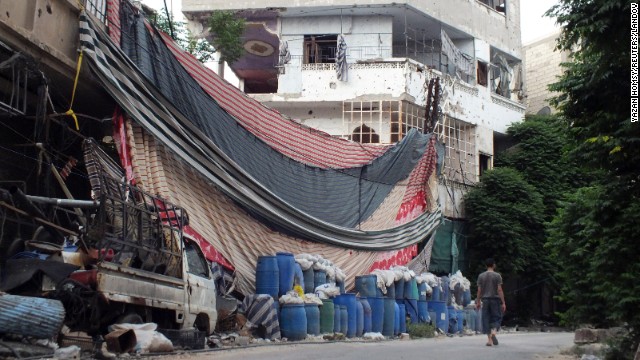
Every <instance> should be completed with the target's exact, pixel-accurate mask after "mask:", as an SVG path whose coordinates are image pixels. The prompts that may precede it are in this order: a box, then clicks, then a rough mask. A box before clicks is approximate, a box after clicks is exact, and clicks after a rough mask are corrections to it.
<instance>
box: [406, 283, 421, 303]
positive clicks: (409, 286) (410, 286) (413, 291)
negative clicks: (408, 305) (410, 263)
mask: <svg viewBox="0 0 640 360" xmlns="http://www.w3.org/2000/svg"><path fill="white" fill-rule="evenodd" d="M404 298H405V299H411V300H418V283H417V282H416V279H415V278H411V279H410V280H409V281H405V282H404Z"/></svg>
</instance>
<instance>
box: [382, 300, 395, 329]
mask: <svg viewBox="0 0 640 360" xmlns="http://www.w3.org/2000/svg"><path fill="white" fill-rule="evenodd" d="M395 322H396V299H392V298H388V297H387V298H384V323H383V324H382V335H384V336H393V328H394V326H395Z"/></svg>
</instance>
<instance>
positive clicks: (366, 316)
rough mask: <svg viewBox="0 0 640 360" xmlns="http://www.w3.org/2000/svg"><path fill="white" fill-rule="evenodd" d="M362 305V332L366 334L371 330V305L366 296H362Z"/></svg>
mask: <svg viewBox="0 0 640 360" xmlns="http://www.w3.org/2000/svg"><path fill="white" fill-rule="evenodd" d="M360 304H361V305H362V332H363V333H364V334H366V333H368V332H371V305H370V304H369V300H367V299H366V298H360Z"/></svg>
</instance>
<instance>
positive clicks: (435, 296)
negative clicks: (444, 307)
mask: <svg viewBox="0 0 640 360" xmlns="http://www.w3.org/2000/svg"><path fill="white" fill-rule="evenodd" d="M431 290H432V293H431V301H442V299H441V297H442V289H441V288H440V285H438V286H435V287H433V288H431Z"/></svg>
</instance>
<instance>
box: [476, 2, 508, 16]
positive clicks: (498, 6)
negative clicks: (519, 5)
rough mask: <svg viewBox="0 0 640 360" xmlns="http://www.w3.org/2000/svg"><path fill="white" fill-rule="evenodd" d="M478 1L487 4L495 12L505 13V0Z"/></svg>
mask: <svg viewBox="0 0 640 360" xmlns="http://www.w3.org/2000/svg"><path fill="white" fill-rule="evenodd" d="M478 1H480V2H481V3H483V4H485V5H487V6H488V7H490V8H492V9H493V10H495V11H497V12H501V13H505V14H506V12H507V5H506V3H505V0H478Z"/></svg>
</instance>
